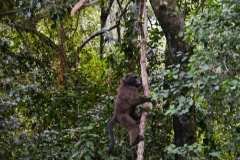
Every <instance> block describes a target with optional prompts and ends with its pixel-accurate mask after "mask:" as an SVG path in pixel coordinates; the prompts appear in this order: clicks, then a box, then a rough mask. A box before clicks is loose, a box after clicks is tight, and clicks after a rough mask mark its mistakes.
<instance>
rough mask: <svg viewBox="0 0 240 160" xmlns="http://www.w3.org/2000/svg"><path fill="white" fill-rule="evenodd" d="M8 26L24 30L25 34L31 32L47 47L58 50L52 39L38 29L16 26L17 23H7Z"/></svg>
mask: <svg viewBox="0 0 240 160" xmlns="http://www.w3.org/2000/svg"><path fill="white" fill-rule="evenodd" d="M7 25H9V26H10V27H13V28H16V29H19V30H22V31H24V32H29V33H33V34H35V35H37V36H38V38H39V39H41V40H42V41H43V42H44V43H45V44H46V45H50V47H51V48H52V49H57V48H58V46H57V45H56V44H55V43H54V42H53V41H52V40H51V39H50V38H48V37H47V36H46V35H44V34H43V33H41V32H38V31H37V30H36V29H34V28H30V27H25V26H24V27H23V26H22V25H19V24H16V23H7Z"/></svg>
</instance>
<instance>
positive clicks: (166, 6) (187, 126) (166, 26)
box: [150, 0, 196, 159]
mask: <svg viewBox="0 0 240 160" xmlns="http://www.w3.org/2000/svg"><path fill="white" fill-rule="evenodd" d="M150 3H151V6H152V8H153V10H154V13H155V15H156V18H157V20H158V21H159V23H160V25H161V27H162V29H163V32H164V34H165V37H166V40H167V46H168V48H167V52H166V53H165V66H166V68H170V67H171V66H176V65H180V72H185V71H186V70H187V67H186V66H187V65H186V64H187V63H188V59H189V57H190V54H189V47H188V45H187V44H186V43H185V42H184V39H183V38H184V37H183V33H184V17H183V15H181V14H180V13H179V12H178V11H177V9H176V7H177V6H176V0H166V1H165V2H164V3H163V1H162V0H150ZM179 80H180V79H179ZM165 84H166V85H165V87H166V88H168V87H169V86H168V85H169V82H165ZM168 89H169V88H168ZM187 93H188V89H186V88H185V89H182V90H181V91H180V95H182V96H187ZM170 94H171V93H170ZM171 98H173V99H175V98H176V96H172V97H171ZM173 128H174V143H175V145H176V146H178V147H180V146H183V145H184V144H193V143H194V142H195V139H196V138H195V137H196V136H195V134H196V133H195V132H196V131H195V106H194V105H193V106H191V108H190V110H189V112H188V113H186V114H183V115H175V116H174V117H173ZM176 159H184V157H182V156H176Z"/></svg>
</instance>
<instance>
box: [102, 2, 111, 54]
mask: <svg viewBox="0 0 240 160" xmlns="http://www.w3.org/2000/svg"><path fill="white" fill-rule="evenodd" d="M106 2H107V4H108V5H106V4H105V3H106ZM113 2H114V0H109V1H104V0H101V4H100V5H101V16H100V23H101V30H102V29H103V28H104V27H105V26H106V22H107V18H108V15H109V13H110V10H111V7H112V4H113ZM103 51H104V34H101V35H100V57H101V58H103Z"/></svg>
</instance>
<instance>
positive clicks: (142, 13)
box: [137, 0, 151, 160]
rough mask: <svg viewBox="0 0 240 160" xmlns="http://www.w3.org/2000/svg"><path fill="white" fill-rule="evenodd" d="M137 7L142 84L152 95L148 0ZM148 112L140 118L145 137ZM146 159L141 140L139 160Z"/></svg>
mask: <svg viewBox="0 0 240 160" xmlns="http://www.w3.org/2000/svg"><path fill="white" fill-rule="evenodd" d="M137 6H138V7H137V8H138V11H139V17H138V18H139V19H138V33H139V39H140V46H139V47H140V48H139V51H140V56H141V58H140V65H141V77H142V84H143V89H144V95H145V96H150V90H149V85H148V74H147V66H146V60H147V58H146V52H147V23H146V16H147V11H146V10H147V8H146V0H139V1H137ZM144 108H145V109H149V108H151V103H145V104H144ZM147 115H148V112H147V111H144V112H143V113H142V115H141V119H140V124H139V128H140V135H141V136H143V137H144V128H145V124H146V120H147ZM143 159H144V141H141V142H139V144H138V150H137V160H143Z"/></svg>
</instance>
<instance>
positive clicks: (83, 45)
mask: <svg viewBox="0 0 240 160" xmlns="http://www.w3.org/2000/svg"><path fill="white" fill-rule="evenodd" d="M119 24H120V23H119V22H117V23H116V24H115V25H113V26H111V27H109V28H103V29H102V30H100V31H97V32H95V33H93V34H92V35H90V36H89V37H88V38H87V39H86V40H85V41H84V42H83V43H82V44H81V45H80V47H79V48H78V49H77V52H80V51H81V50H82V49H83V47H85V45H86V44H87V43H88V42H89V41H91V40H92V39H93V38H95V37H96V36H99V35H101V34H103V33H105V32H108V31H111V30H113V29H114V28H116V27H117V26H118V25H119Z"/></svg>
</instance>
